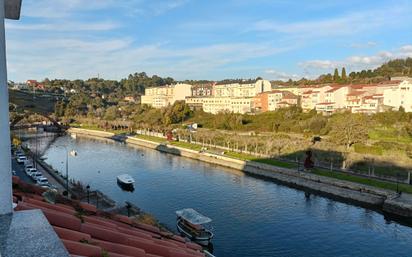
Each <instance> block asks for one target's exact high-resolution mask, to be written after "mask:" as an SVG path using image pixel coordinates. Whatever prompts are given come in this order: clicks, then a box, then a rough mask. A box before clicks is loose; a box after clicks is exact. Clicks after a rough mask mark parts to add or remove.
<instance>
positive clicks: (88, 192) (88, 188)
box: [86, 184, 90, 203]
mask: <svg viewBox="0 0 412 257" xmlns="http://www.w3.org/2000/svg"><path fill="white" fill-rule="evenodd" d="M86 190H87V203H90V198H89V197H90V186H89V184H87V186H86Z"/></svg>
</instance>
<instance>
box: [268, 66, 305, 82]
mask: <svg viewBox="0 0 412 257" xmlns="http://www.w3.org/2000/svg"><path fill="white" fill-rule="evenodd" d="M264 73H265V74H266V75H267V78H268V79H273V80H283V81H286V80H289V79H292V80H297V79H300V78H302V76H299V75H297V74H288V73H286V72H283V71H278V70H275V69H267V70H265V72H264Z"/></svg>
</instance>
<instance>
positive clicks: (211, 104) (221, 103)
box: [186, 97, 253, 114]
mask: <svg viewBox="0 0 412 257" xmlns="http://www.w3.org/2000/svg"><path fill="white" fill-rule="evenodd" d="M186 103H187V104H188V105H190V106H202V109H203V111H204V112H208V113H212V114H217V113H219V112H234V113H242V114H244V113H248V112H251V111H252V104H253V98H252V97H188V98H186Z"/></svg>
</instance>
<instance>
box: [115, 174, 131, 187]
mask: <svg viewBox="0 0 412 257" xmlns="http://www.w3.org/2000/svg"><path fill="white" fill-rule="evenodd" d="M117 181H118V182H119V183H122V184H124V185H133V184H134V179H133V178H132V176H130V175H129V174H122V175H119V176H117Z"/></svg>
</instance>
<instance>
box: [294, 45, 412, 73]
mask: <svg viewBox="0 0 412 257" xmlns="http://www.w3.org/2000/svg"><path fill="white" fill-rule="evenodd" d="M409 51H410V52H409ZM406 57H412V45H405V46H402V47H400V48H399V49H397V50H395V51H380V52H377V53H376V54H374V55H363V56H360V55H353V56H349V57H347V58H345V59H343V60H309V61H305V62H301V63H299V66H300V67H302V68H304V69H305V71H307V72H316V71H320V70H332V69H334V68H339V67H346V68H349V69H351V70H362V69H374V68H376V67H378V66H380V65H382V64H383V63H385V62H388V61H389V60H391V59H396V58H406Z"/></svg>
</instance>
